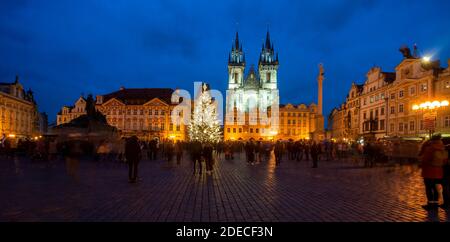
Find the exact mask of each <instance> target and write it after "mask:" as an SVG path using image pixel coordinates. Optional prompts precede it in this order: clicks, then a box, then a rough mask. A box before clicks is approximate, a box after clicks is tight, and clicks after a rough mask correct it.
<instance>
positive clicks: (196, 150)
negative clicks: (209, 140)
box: [189, 141, 202, 174]
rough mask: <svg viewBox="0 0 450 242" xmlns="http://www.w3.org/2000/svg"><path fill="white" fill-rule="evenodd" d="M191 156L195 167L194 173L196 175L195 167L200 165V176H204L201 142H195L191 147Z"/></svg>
mask: <svg viewBox="0 0 450 242" xmlns="http://www.w3.org/2000/svg"><path fill="white" fill-rule="evenodd" d="M189 152H190V155H191V161H192V163H193V165H194V172H193V174H195V170H196V169H195V167H196V165H197V163H198V165H199V172H198V174H202V144H201V143H200V142H199V141H193V142H192V143H191V145H190V149H189Z"/></svg>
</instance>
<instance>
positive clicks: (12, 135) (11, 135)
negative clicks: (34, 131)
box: [8, 134, 16, 138]
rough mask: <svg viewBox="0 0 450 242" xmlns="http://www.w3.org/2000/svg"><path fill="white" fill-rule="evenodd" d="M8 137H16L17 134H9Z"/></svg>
mask: <svg viewBox="0 0 450 242" xmlns="http://www.w3.org/2000/svg"><path fill="white" fill-rule="evenodd" d="M8 137H10V138H14V137H16V135H15V134H9V135H8Z"/></svg>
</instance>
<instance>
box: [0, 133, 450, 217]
mask: <svg viewBox="0 0 450 242" xmlns="http://www.w3.org/2000/svg"><path fill="white" fill-rule="evenodd" d="M449 152H450V144H447V146H445V145H444V143H443V141H442V138H441V136H439V135H435V136H433V137H432V138H431V139H429V140H428V141H425V142H423V144H422V145H421V148H420V151H419V152H418V155H417V159H418V160H419V161H420V166H421V168H422V176H423V178H424V185H425V190H426V196H427V200H428V203H427V204H426V205H424V206H423V207H424V208H425V209H427V210H433V209H436V208H438V207H439V205H438V198H439V190H438V188H437V187H438V185H440V186H441V187H442V195H443V196H442V197H443V200H444V203H443V204H441V205H440V207H443V208H446V209H447V208H448V207H449V204H450V200H449V199H450V198H449V194H450V191H449V189H450V188H449V187H450V168H449V162H448V157H449ZM185 154H186V155H185ZM241 154H243V155H244V157H243V159H242V160H243V162H246V163H247V164H248V165H256V164H260V163H262V162H268V161H269V160H270V159H271V158H274V160H275V165H276V166H279V165H281V163H282V162H283V161H297V162H300V161H310V162H311V167H313V168H318V167H319V161H327V160H343V159H346V160H349V159H351V160H354V161H355V162H358V163H359V162H361V161H362V163H363V164H364V166H365V167H373V166H374V164H375V163H376V162H379V161H381V160H385V159H386V155H385V152H384V150H383V143H382V142H381V141H367V142H365V143H364V144H361V143H357V142H353V143H349V142H334V141H329V140H325V141H322V142H315V141H311V140H297V141H293V140H289V141H281V140H278V141H276V142H272V141H261V140H260V141H255V140H248V141H225V142H224V141H221V142H218V143H214V144H212V143H200V142H198V141H192V142H183V141H173V140H170V139H167V140H164V141H159V140H157V139H152V140H148V141H143V140H139V139H138V138H137V137H136V136H133V137H129V138H122V139H119V140H113V141H111V140H101V141H100V142H98V144H97V145H94V144H92V143H89V142H86V141H64V142H58V141H57V140H56V139H55V138H52V137H44V138H39V139H19V140H16V141H15V140H13V139H10V138H9V137H6V136H5V135H3V136H2V137H1V139H0V157H3V158H5V159H12V158H14V157H15V156H27V157H29V158H30V159H31V160H33V161H35V160H45V161H49V160H59V159H62V158H64V159H65V160H66V162H68V164H69V163H70V164H72V163H73V164H72V165H68V167H72V168H70V169H69V168H68V173H70V174H72V173H73V175H74V176H75V175H76V174H75V173H76V172H75V171H74V170H75V168H74V167H76V166H77V162H78V161H77V160H78V158H79V157H80V156H86V155H88V156H91V157H94V160H95V161H97V162H100V163H102V162H107V161H117V162H120V163H127V164H128V166H129V182H131V183H135V182H137V181H139V178H138V166H139V162H140V160H142V159H146V160H164V161H166V162H167V163H168V164H170V165H172V164H176V165H177V166H178V165H180V164H181V163H182V161H184V160H190V162H191V163H192V167H193V174H197V173H198V174H202V172H203V170H205V172H206V174H208V175H211V174H212V173H213V170H214V169H213V168H214V163H215V161H216V160H217V159H222V158H224V159H225V161H226V160H234V159H236V157H239V158H238V159H239V160H241V158H242V157H241ZM74 157H76V158H75V159H74ZM174 160H175V161H176V163H174V162H173V161H174ZM203 164H204V166H203ZM203 167H204V169H203Z"/></svg>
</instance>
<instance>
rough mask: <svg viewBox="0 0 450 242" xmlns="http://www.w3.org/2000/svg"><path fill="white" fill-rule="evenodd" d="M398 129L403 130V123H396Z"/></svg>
mask: <svg viewBox="0 0 450 242" xmlns="http://www.w3.org/2000/svg"><path fill="white" fill-rule="evenodd" d="M398 131H399V132H403V123H399V124H398Z"/></svg>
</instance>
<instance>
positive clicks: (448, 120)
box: [444, 116, 450, 128]
mask: <svg viewBox="0 0 450 242" xmlns="http://www.w3.org/2000/svg"><path fill="white" fill-rule="evenodd" d="M444 127H446V128H449V127H450V116H446V117H445V118H444Z"/></svg>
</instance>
